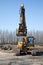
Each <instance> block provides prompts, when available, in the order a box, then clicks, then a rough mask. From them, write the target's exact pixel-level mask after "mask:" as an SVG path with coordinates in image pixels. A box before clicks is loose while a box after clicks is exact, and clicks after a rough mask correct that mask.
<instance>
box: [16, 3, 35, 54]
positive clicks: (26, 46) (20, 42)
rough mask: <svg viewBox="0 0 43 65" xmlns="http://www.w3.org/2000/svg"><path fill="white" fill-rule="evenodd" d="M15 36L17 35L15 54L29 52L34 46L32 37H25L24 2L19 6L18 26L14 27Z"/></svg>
mask: <svg viewBox="0 0 43 65" xmlns="http://www.w3.org/2000/svg"><path fill="white" fill-rule="evenodd" d="M16 36H17V48H18V50H19V51H18V52H17V54H22V53H25V54H27V52H28V51H29V52H31V50H32V48H33V47H34V37H33V36H28V37H27V27H26V20H25V8H24V4H21V6H20V23H19V28H18V29H16Z"/></svg>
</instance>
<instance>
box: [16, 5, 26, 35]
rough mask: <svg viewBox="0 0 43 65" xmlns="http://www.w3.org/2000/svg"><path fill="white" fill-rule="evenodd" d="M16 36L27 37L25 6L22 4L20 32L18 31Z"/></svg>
mask: <svg viewBox="0 0 43 65" xmlns="http://www.w3.org/2000/svg"><path fill="white" fill-rule="evenodd" d="M16 35H17V36H27V28H26V21H25V8H24V4H21V6H20V24H19V28H18V30H17V31H16Z"/></svg>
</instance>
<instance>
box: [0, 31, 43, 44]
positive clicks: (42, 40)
mask: <svg viewBox="0 0 43 65" xmlns="http://www.w3.org/2000/svg"><path fill="white" fill-rule="evenodd" d="M27 36H34V38H35V43H36V44H43V31H28V32H27ZM0 43H14V44H16V43H17V36H16V32H15V31H14V32H12V31H10V32H9V31H8V30H6V31H2V30H0Z"/></svg>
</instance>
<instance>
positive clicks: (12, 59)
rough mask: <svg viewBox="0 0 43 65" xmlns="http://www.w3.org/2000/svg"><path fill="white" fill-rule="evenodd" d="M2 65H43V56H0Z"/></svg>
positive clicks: (0, 64)
mask: <svg viewBox="0 0 43 65" xmlns="http://www.w3.org/2000/svg"><path fill="white" fill-rule="evenodd" d="M0 65H43V56H32V55H24V56H14V55H12V54H3V55H0Z"/></svg>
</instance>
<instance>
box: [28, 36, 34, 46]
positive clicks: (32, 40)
mask: <svg viewBox="0 0 43 65" xmlns="http://www.w3.org/2000/svg"><path fill="white" fill-rule="evenodd" d="M34 40H35V39H34V37H33V36H30V37H27V46H34Z"/></svg>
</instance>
